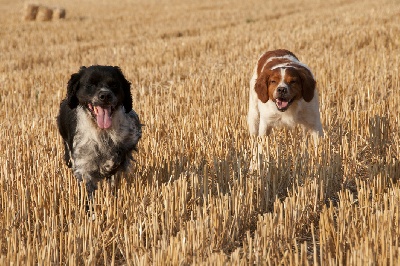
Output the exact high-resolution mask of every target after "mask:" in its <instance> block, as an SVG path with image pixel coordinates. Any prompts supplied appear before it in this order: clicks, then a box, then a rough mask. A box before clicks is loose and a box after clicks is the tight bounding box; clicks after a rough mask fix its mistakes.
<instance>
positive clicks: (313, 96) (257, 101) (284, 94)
mask: <svg viewBox="0 0 400 266" xmlns="http://www.w3.org/2000/svg"><path fill="white" fill-rule="evenodd" d="M315 86H316V82H315V79H314V76H313V74H312V72H311V70H310V69H309V67H308V66H307V65H305V64H304V63H301V62H300V61H299V60H298V59H297V57H296V56H295V55H294V54H293V53H292V52H290V51H288V50H283V49H281V50H274V51H269V52H266V53H264V54H263V55H262V56H261V57H260V58H259V59H258V63H257V65H256V67H255V69H254V74H253V77H252V78H251V81H250V97H249V98H250V99H249V112H248V116H247V122H248V125H249V130H250V134H252V135H256V136H263V135H269V134H270V132H271V129H272V128H275V127H288V128H292V127H294V126H296V125H300V126H301V127H302V128H303V131H304V132H306V131H309V132H311V134H312V136H313V138H314V141H315V142H317V140H318V136H323V130H322V125H321V119H320V114H319V107H318V92H317V90H316V88H315Z"/></svg>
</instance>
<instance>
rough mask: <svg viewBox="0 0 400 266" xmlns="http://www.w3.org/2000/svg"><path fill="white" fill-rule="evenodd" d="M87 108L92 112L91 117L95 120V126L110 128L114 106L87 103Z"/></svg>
mask: <svg viewBox="0 0 400 266" xmlns="http://www.w3.org/2000/svg"><path fill="white" fill-rule="evenodd" d="M88 108H89V110H90V112H91V113H92V116H93V118H94V119H95V120H96V123H97V126H98V127H99V128H101V129H107V128H110V127H111V125H112V113H113V112H114V107H112V106H105V107H101V106H99V105H97V106H93V105H92V104H90V103H89V104H88Z"/></svg>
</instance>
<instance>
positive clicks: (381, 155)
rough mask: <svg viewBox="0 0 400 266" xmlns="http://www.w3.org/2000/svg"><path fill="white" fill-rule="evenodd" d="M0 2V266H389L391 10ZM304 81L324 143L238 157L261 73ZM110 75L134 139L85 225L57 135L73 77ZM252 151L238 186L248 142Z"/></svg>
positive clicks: (367, 4) (283, 136)
mask: <svg viewBox="0 0 400 266" xmlns="http://www.w3.org/2000/svg"><path fill="white" fill-rule="evenodd" d="M35 3H38V4H42V5H46V6H50V7H58V6H60V7H63V8H65V10H66V18H65V19H60V20H52V21H24V20H23V19H22V17H23V9H24V5H25V4H26V3H25V2H24V1H8V0H0V126H1V130H0V148H1V152H0V204H1V206H0V207H1V209H0V230H1V235H2V237H1V238H0V239H1V240H0V264H1V265H12V264H14V265H32V264H39V265H67V264H68V265H149V264H153V265H190V264H200V265H254V264H255V265H280V264H282V265H307V264H314V265H344V264H347V265H396V264H397V265H398V264H400V243H399V242H400V227H399V223H400V213H399V212H400V210H399V206H400V202H399V201H400V185H399V182H398V179H399V177H400V162H399V157H400V133H399V132H400V131H399V122H400V115H399V113H400V112H399V111H400V73H399V71H400V3H399V2H398V1H397V0H393V1H390V0H388V1H386V0H382V1H372V0H367V1H343V0H331V1H319V0H301V1H294V0H285V1H270V0H266V1H261V0H250V1H238V0H232V1H211V0H203V1H183V0H170V1H167V0H158V1H152V0H150V1H134V0H132V1H128V0H114V1H105V0H103V1H94V0H86V1H77V0H71V1H50V0H49V1H44V0H43V1H37V2H35ZM277 48H285V49H289V50H291V51H292V52H294V53H295V54H296V55H297V56H298V57H299V59H300V60H301V61H303V62H305V63H307V64H308V65H309V66H310V68H311V69H312V70H313V72H314V74H315V76H316V79H317V85H318V90H319V94H320V110H321V118H322V124H323V127H324V131H325V135H326V137H325V138H324V139H322V140H321V142H320V145H319V147H318V150H317V151H315V150H314V148H313V146H312V144H311V141H309V139H308V137H306V138H305V137H304V136H303V135H302V134H301V131H300V130H299V129H295V130H292V131H288V130H275V131H273V133H272V134H271V136H270V137H268V138H263V139H258V140H254V139H251V138H250V136H249V133H248V130H247V124H246V115H247V107H248V83H249V80H250V77H251V75H252V71H253V68H254V65H255V64H256V61H257V58H258V56H259V55H260V54H261V53H263V52H265V51H267V50H272V49H277ZM93 64H101V65H117V66H120V67H121V69H122V71H123V72H124V74H125V76H126V77H127V79H128V80H130V81H131V82H132V94H133V97H134V103H133V106H134V109H135V110H136V111H137V113H138V114H139V116H140V118H141V120H142V123H143V124H145V127H144V130H143V138H142V140H141V142H140V143H139V152H138V153H137V154H135V155H134V156H135V158H136V163H135V164H134V165H133V167H132V169H131V170H130V172H129V173H127V174H126V175H125V176H124V177H123V178H122V179H121V180H120V182H119V185H118V186H117V188H116V191H111V189H110V188H109V186H108V185H107V183H106V182H104V183H102V184H101V185H100V188H99V190H98V191H97V192H96V197H95V206H94V212H95V214H96V218H95V219H92V218H91V217H90V216H88V215H87V214H86V213H85V208H84V206H82V204H79V202H80V199H79V197H78V186H77V182H76V180H75V178H74V177H73V175H72V173H71V171H70V170H69V169H67V167H66V166H65V165H64V164H63V160H62V154H63V150H62V142H61V137H60V136H59V135H58V132H57V129H56V123H55V118H56V116H57V112H58V108H59V103H60V101H61V99H62V98H63V97H64V96H65V93H66V85H67V82H68V80H69V78H70V75H71V74H72V73H75V72H77V71H78V70H79V67H80V66H83V65H85V66H89V65H93ZM255 141H256V142H260V143H261V144H262V147H263V151H262V154H263V157H262V158H263V160H262V162H261V167H260V169H259V170H258V171H257V172H250V171H249V164H250V158H251V149H252V145H253V144H254V142H255Z"/></svg>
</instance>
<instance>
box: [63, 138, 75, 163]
mask: <svg viewBox="0 0 400 266" xmlns="http://www.w3.org/2000/svg"><path fill="white" fill-rule="evenodd" d="M63 142H64V160H65V164H66V165H67V166H68V168H71V167H72V166H73V160H72V156H71V149H70V148H69V146H68V143H67V142H66V141H63Z"/></svg>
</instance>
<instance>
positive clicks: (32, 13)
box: [22, 4, 39, 21]
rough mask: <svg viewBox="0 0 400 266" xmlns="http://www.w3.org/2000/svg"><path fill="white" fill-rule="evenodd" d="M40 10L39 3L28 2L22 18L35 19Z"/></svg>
mask: <svg viewBox="0 0 400 266" xmlns="http://www.w3.org/2000/svg"><path fill="white" fill-rule="evenodd" d="M38 10H39V6H38V5H35V4H26V5H25V7H24V11H23V12H24V13H23V16H22V19H23V20H28V21H31V20H35V19H36V16H37V13H38Z"/></svg>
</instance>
